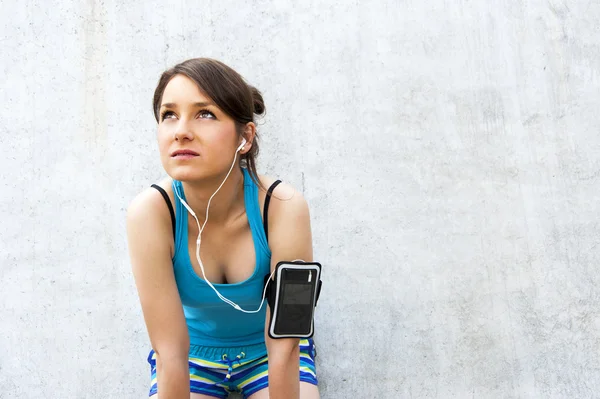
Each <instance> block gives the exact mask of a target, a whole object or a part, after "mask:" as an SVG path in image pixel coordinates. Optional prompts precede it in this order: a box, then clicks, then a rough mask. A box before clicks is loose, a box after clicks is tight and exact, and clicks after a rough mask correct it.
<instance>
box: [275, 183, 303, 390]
mask: <svg viewBox="0 0 600 399" xmlns="http://www.w3.org/2000/svg"><path fill="white" fill-rule="evenodd" d="M268 212H269V218H268V220H269V226H268V229H269V247H270V248H271V272H272V271H273V270H274V269H275V266H276V265H277V263H278V262H280V261H293V260H296V259H302V260H304V261H306V262H311V261H312V260H313V249H312V234H311V229H310V214H309V211H308V205H307V203H306V200H305V199H304V197H303V196H302V195H301V194H300V193H299V192H298V191H296V190H295V189H294V188H292V187H291V186H289V185H286V184H280V185H279V186H277V188H276V189H275V191H274V193H273V197H271V204H270V208H269V211H268ZM270 321H271V310H270V308H269V307H267V318H266V323H265V340H266V343H267V352H268V356H269V398H270V399H298V398H299V396H300V371H299V362H300V349H299V345H298V344H299V339H297V338H283V339H272V338H270V337H269V334H268V329H269V323H270Z"/></svg>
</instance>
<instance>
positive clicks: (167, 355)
mask: <svg viewBox="0 0 600 399" xmlns="http://www.w3.org/2000/svg"><path fill="white" fill-rule="evenodd" d="M154 352H155V353H156V365H157V367H158V368H162V369H163V370H164V369H180V368H181V367H187V366H188V353H189V343H187V342H185V343H184V342H182V343H181V344H178V345H157V346H156V348H154Z"/></svg>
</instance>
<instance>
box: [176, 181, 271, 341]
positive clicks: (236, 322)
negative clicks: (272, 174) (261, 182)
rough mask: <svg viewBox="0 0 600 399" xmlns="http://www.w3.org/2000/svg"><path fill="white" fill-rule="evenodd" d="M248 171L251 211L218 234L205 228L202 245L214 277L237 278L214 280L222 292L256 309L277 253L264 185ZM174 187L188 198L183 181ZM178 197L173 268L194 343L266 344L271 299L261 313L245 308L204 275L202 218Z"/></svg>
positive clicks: (246, 194)
mask: <svg viewBox="0 0 600 399" xmlns="http://www.w3.org/2000/svg"><path fill="white" fill-rule="evenodd" d="M243 175H244V207H245V213H244V214H241V215H240V216H239V217H237V218H236V219H235V220H234V221H233V223H232V224H231V225H230V226H229V227H228V228H225V229H222V230H213V233H214V234H213V236H210V233H211V232H210V230H208V229H207V230H205V231H204V232H203V233H202V247H201V249H202V248H206V251H205V252H201V254H202V256H201V259H202V260H203V263H206V265H207V266H206V267H205V272H206V275H207V276H208V279H209V281H224V280H230V281H231V283H225V284H223V283H214V284H213V285H214V287H215V288H216V289H217V290H218V291H219V292H220V293H221V295H223V296H224V297H226V298H227V299H229V300H231V301H233V302H235V303H236V304H238V305H239V306H240V307H241V308H243V309H245V310H249V311H254V310H256V309H258V308H259V306H260V303H261V298H262V294H263V288H264V285H263V281H264V277H265V276H266V275H267V274H268V273H269V271H270V261H271V252H270V250H269V247H268V244H267V239H266V236H265V232H264V227H263V223H262V217H261V212H260V209H261V207H260V205H259V190H258V187H257V185H256V183H255V182H254V181H252V179H251V178H250V175H249V173H248V171H247V170H246V169H243ZM172 188H173V190H174V192H175V191H176V190H177V192H178V193H179V195H180V196H181V197H182V198H183V199H184V200H185V192H184V191H183V187H182V184H181V182H179V181H173V183H172ZM173 198H174V202H175V207H174V208H175V220H176V224H175V243H174V244H175V246H174V255H173V269H174V273H175V281H176V283H177V288H178V290H179V295H180V297H181V302H182V305H183V310H184V314H185V319H186V324H187V327H188V332H189V337H190V344H191V345H192V346H206V347H244V346H252V345H254V346H256V345H258V346H259V347H260V345H259V344H263V345H264V323H265V314H266V313H265V312H266V301H265V303H264V304H263V306H262V308H261V309H260V311H259V312H256V313H244V312H241V311H239V310H236V309H234V308H233V307H232V306H231V305H229V304H227V303H225V302H224V301H222V300H221V299H220V298H219V297H218V296H217V294H216V293H215V291H213V289H212V288H211V287H210V286H209V285H208V284H207V282H206V281H205V280H204V279H203V278H202V272H201V269H200V267H199V265H198V262H197V260H196V238H197V231H198V229H197V227H196V221H195V219H194V218H193V217H191V215H189V214H188V211H187V210H186V208H185V207H184V206H183V204H182V203H181V201H180V200H179V198H178V197H177V195H174V196H173ZM209 220H210V213H209ZM190 224H191V226H192V227H191V228H190ZM188 233H189V234H188ZM207 270H208V272H207ZM265 350H266V349H265Z"/></svg>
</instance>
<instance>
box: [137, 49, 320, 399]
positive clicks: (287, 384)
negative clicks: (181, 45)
mask: <svg viewBox="0 0 600 399" xmlns="http://www.w3.org/2000/svg"><path fill="white" fill-rule="evenodd" d="M153 107H154V115H155V117H156V120H157V122H158V148H159V152H160V158H161V161H162V165H163V167H164V169H165V171H166V173H167V174H168V176H169V178H166V179H164V180H163V181H161V182H159V183H158V184H156V185H152V187H149V188H148V189H146V190H144V191H143V192H141V193H140V194H139V195H138V196H137V197H136V198H135V199H134V200H133V201H132V202H131V204H130V206H129V208H128V211H127V235H128V244H129V251H130V258H131V263H132V269H133V274H134V278H135V282H136V286H137V289H138V294H139V298H140V302H141V306H142V311H143V314H144V320H145V322H146V327H147V330H148V335H149V338H150V342H151V344H152V350H151V351H150V355H149V357H148V362H149V363H150V367H151V378H152V380H151V388H150V396H151V397H152V396H153V397H155V398H156V396H155V395H158V397H159V398H160V399H171V398H177V399H183V398H186V399H187V398H193V399H201V398H213V397H217V398H225V397H227V395H228V393H229V392H232V391H236V392H241V393H242V394H243V395H244V398H249V399H264V398H271V399H291V398H302V399H314V398H318V397H319V391H318V388H317V378H316V374H315V365H314V354H315V348H314V343H313V341H312V340H298V339H276V340H275V339H271V338H270V337H269V336H268V334H266V333H265V331H266V330H265V328H266V326H268V325H269V321H270V311H269V309H268V305H267V302H266V300H265V301H264V304H263V306H262V308H261V309H260V311H258V312H256V310H257V309H258V308H259V306H260V305H261V298H262V295H263V288H264V284H263V281H264V277H265V276H266V275H268V274H270V273H271V271H272V270H273V268H274V266H275V265H276V264H277V262H279V261H283V260H286V261H291V260H295V259H303V260H305V261H312V238H311V229H310V218H309V211H308V207H307V204H306V201H305V200H304V198H303V197H302V195H301V194H300V193H299V192H298V191H296V190H295V189H294V188H292V187H291V186H289V185H287V184H284V183H282V184H277V183H279V182H274V181H273V179H271V178H268V177H265V176H259V175H257V173H256V167H255V159H256V156H257V154H258V135H257V131H256V125H255V123H254V115H261V114H263V113H264V111H265V107H264V104H263V98H262V96H261V94H260V92H259V91H258V90H256V89H255V88H253V87H252V86H249V85H248V84H246V83H245V81H244V79H243V78H242V77H241V76H240V75H239V74H238V73H237V72H235V71H234V70H233V69H231V68H229V67H228V66H226V65H224V64H223V63H221V62H219V61H216V60H212V59H206V58H198V59H190V60H187V61H185V62H183V63H181V64H178V65H176V66H175V67H173V68H171V69H169V70H167V71H165V72H164V73H163V74H162V76H161V78H160V80H159V82H158V86H157V87H156V90H155V92H154V100H153ZM209 283H211V284H209ZM217 292H219V293H220V294H221V295H222V296H224V297H225V298H227V299H229V300H231V301H233V302H234V303H236V304H238V305H239V306H240V307H241V308H242V309H244V310H245V311H246V312H243V311H240V310H238V309H235V308H234V307H232V306H231V305H230V304H228V303H226V302H225V301H224V300H222V299H221V298H220V297H219V295H218V294H217ZM253 311H254V313H252V312H253Z"/></svg>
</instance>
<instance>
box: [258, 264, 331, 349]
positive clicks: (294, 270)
mask: <svg viewBox="0 0 600 399" xmlns="http://www.w3.org/2000/svg"><path fill="white" fill-rule="evenodd" d="M320 282H321V264H320V263H318V262H300V261H294V262H279V263H278V264H277V266H276V269H275V276H274V281H272V282H271V283H274V294H275V295H274V296H275V297H274V298H273V299H274V300H273V301H272V303H273V305H274V306H272V307H271V324H270V326H269V336H270V337H271V338H310V337H312V335H313V333H314V322H313V317H314V310H315V305H316V303H317V296H318V293H319V288H320Z"/></svg>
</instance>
